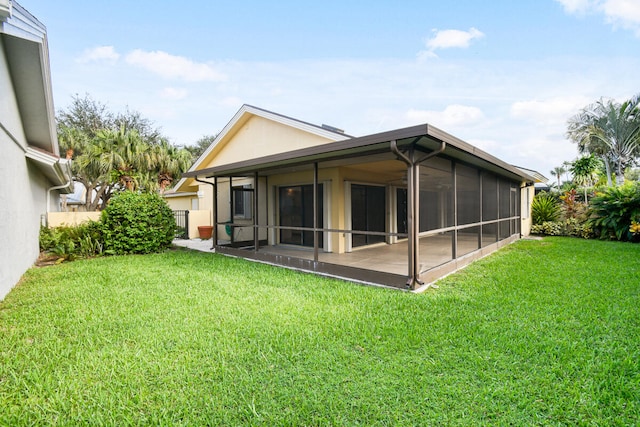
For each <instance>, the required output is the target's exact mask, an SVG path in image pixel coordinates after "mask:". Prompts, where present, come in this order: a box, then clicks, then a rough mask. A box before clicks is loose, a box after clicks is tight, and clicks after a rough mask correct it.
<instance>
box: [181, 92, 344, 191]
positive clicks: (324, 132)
mask: <svg viewBox="0 0 640 427" xmlns="http://www.w3.org/2000/svg"><path fill="white" fill-rule="evenodd" d="M251 117H262V118H264V119H267V120H270V121H272V122H275V123H280V124H283V125H285V126H288V127H290V128H294V129H298V130H301V131H303V132H306V133H309V134H312V135H317V136H320V137H322V138H326V139H327V140H329V141H330V142H331V141H341V140H345V139H350V138H352V136H350V135H347V134H345V133H344V132H342V131H340V130H339V129H336V128H334V127H332V126H327V125H322V126H318V125H314V124H311V123H308V122H305V121H302V120H298V119H294V118H292V117H289V116H285V115H283V114H279V113H275V112H273V111H269V110H265V109H262V108H258V107H255V106H253V105H248V104H244V105H243V106H242V107H241V108H240V109H239V110H238V112H237V113H236V114H235V115H234V116H233V118H232V119H231V120H230V121H229V123H227V125H226V126H225V127H224V128H223V129H222V131H220V133H219V134H218V135H217V136H216V138H215V139H214V140H213V142H212V143H211V145H209V147H208V148H207V149H206V150H205V151H204V152H203V153H202V154H201V155H200V157H198V158H197V159H196V161H195V162H194V163H193V165H192V166H191V167H190V168H189V170H188V171H187V173H191V172H197V171H198V169H199V168H200V167H201V166H202V165H203V164H204V163H205V162H206V161H207V160H208V159H209V158H210V155H211V154H212V153H213V152H214V151H215V150H216V149H217V148H219V147H221V146H223V145H224V144H226V143H227V142H228V141H229V140H230V139H231V138H232V137H233V135H235V133H236V132H237V131H238V130H239V129H240V128H241V127H242V126H243V125H244V124H245V123H246V122H247V121H248V120H249V119H250V118H251ZM192 176H196V175H192ZM190 179H193V178H191V177H185V176H184V175H183V177H182V178H181V179H180V180H179V181H178V183H177V184H176V185H175V186H174V187H173V191H179V190H180V188H181V187H183V186H184V185H185V184H186V183H187V180H190Z"/></svg>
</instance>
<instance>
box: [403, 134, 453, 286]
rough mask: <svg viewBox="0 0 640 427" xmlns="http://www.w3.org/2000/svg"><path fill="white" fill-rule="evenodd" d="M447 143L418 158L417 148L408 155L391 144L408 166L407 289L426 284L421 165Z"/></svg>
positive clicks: (442, 142) (413, 148) (440, 151)
mask: <svg viewBox="0 0 640 427" xmlns="http://www.w3.org/2000/svg"><path fill="white" fill-rule="evenodd" d="M445 147H446V143H445V142H444V141H440V148H438V149H437V150H435V151H432V152H430V153H427V154H426V155H424V156H422V157H420V158H419V159H417V158H416V152H415V146H413V145H412V146H411V147H410V148H409V152H408V155H406V154H404V153H402V152H401V151H400V150H399V149H398V143H397V141H395V140H394V141H391V142H390V148H391V152H393V153H394V154H395V155H396V156H397V157H398V159H399V160H401V161H403V162H405V164H406V165H407V234H408V236H407V240H408V251H409V257H408V259H409V277H408V278H407V288H409V289H416V288H417V287H418V286H422V285H423V284H424V283H423V282H422V281H421V280H420V167H419V165H420V163H422V162H424V161H425V160H427V159H429V158H431V157H433V156H436V155H438V154H440V153H442V152H443V151H444V149H445Z"/></svg>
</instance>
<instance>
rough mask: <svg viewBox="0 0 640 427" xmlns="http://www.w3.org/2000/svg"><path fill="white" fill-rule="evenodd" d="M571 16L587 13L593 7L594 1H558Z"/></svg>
mask: <svg viewBox="0 0 640 427" xmlns="http://www.w3.org/2000/svg"><path fill="white" fill-rule="evenodd" d="M556 1H557V2H558V3H560V4H561V5H562V7H564V10H565V12H567V13H569V14H574V13H585V12H587V11H588V10H589V9H591V8H592V7H593V4H594V3H595V2H594V1H593V0H556Z"/></svg>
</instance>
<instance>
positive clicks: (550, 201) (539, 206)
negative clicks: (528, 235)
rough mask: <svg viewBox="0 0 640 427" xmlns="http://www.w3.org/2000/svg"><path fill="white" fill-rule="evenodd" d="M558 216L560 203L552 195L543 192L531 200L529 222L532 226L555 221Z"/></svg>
mask: <svg viewBox="0 0 640 427" xmlns="http://www.w3.org/2000/svg"><path fill="white" fill-rule="evenodd" d="M560 214H561V207H560V203H558V200H557V199H556V198H555V197H554V196H553V195H551V194H549V193H546V192H544V191H543V192H541V193H538V194H537V195H536V197H534V198H533V202H532V203H531V220H532V221H533V224H536V225H541V224H543V223H544V222H547V221H556V220H557V219H558V218H559V217H560Z"/></svg>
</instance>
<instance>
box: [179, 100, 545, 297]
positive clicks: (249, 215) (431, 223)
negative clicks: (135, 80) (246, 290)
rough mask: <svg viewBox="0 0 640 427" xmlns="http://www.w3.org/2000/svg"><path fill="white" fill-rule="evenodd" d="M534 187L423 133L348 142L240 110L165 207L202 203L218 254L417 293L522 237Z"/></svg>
mask: <svg viewBox="0 0 640 427" xmlns="http://www.w3.org/2000/svg"><path fill="white" fill-rule="evenodd" d="M538 180H539V178H536V177H535V176H532V175H531V174H530V173H528V172H527V171H524V170H522V169H520V168H517V167H514V166H512V165H509V164H507V163H505V162H503V161H501V160H499V159H497V158H495V157H493V156H491V155H490V154H487V153H485V152H484V151H482V150H480V149H478V148H476V147H474V146H472V145H470V144H468V143H465V142H464V141H462V140H460V139H458V138H456V137H454V136H452V135H449V134H447V133H445V132H443V131H441V130H439V129H437V128H435V127H433V126H431V125H427V124H425V125H420V126H413V127H409V128H405V129H398V130H394V131H390V132H384V133H379V134H374V135H368V136H364V137H360V138H352V137H349V136H348V135H345V134H344V133H343V132H341V131H339V130H337V129H335V128H332V127H329V126H314V125H311V124H308V123H305V122H301V121H298V120H295V119H292V118H289V117H286V116H282V115H280V114H276V113H273V112H269V111H265V110H262V109H259V108H256V107H252V106H248V105H245V106H243V107H242V108H241V109H240V110H239V111H238V113H237V114H236V115H235V116H234V118H233V119H232V120H231V122H230V123H229V124H228V125H227V126H226V127H225V129H223V131H222V132H220V134H219V135H218V137H217V138H216V139H215V140H214V142H213V143H212V144H211V146H210V147H209V149H208V150H207V151H206V152H205V153H204V154H203V155H202V156H201V157H200V158H199V159H198V160H197V161H196V163H195V164H194V166H193V167H192V168H191V169H190V170H189V171H188V172H186V173H185V174H183V179H182V180H181V181H180V182H179V183H178V184H177V186H176V189H175V190H174V191H173V192H172V193H170V195H171V198H172V199H173V201H170V203H175V202H176V201H177V200H179V199H180V197H181V196H180V195H181V194H186V195H185V198H187V199H189V198H191V199H194V198H195V197H197V196H195V195H197V194H200V195H201V196H202V197H199V198H195V200H198V203H199V208H200V209H207V208H209V207H210V209H211V211H212V218H211V222H212V224H215V227H214V240H213V242H214V248H215V250H216V251H217V252H220V253H224V254H229V255H234V256H239V257H243V258H247V259H253V260H258V261H262V262H269V263H273V264H277V265H283V266H286V267H290V268H295V269H300V270H305V271H311V272H316V273H319V274H325V275H329V276H336V277H341V278H345V279H349V280H354V281H359V282H365V283H373V284H379V285H385V286H392V287H399V288H408V289H417V288H418V287H420V286H421V285H423V284H424V283H429V282H432V281H433V280H435V279H437V278H438V277H441V276H443V275H445V274H447V273H449V272H451V271H454V270H456V269H458V268H460V267H462V266H464V265H466V264H468V263H469V262H471V261H473V260H475V259H477V258H479V257H481V256H484V255H486V254H488V253H490V252H492V251H494V250H496V249H497V248H499V247H501V246H503V245H505V244H507V243H510V242H512V241H514V240H516V239H518V238H520V237H521V236H523V235H527V234H528V233H529V229H530V226H531V219H530V215H529V212H530V204H531V200H532V198H533V184H534V182H536V181H538ZM214 188H215V189H216V191H213V189H214ZM185 205H189V203H185ZM243 280H251V277H244V278H243Z"/></svg>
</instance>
